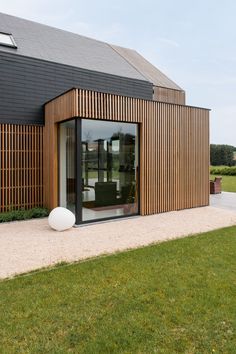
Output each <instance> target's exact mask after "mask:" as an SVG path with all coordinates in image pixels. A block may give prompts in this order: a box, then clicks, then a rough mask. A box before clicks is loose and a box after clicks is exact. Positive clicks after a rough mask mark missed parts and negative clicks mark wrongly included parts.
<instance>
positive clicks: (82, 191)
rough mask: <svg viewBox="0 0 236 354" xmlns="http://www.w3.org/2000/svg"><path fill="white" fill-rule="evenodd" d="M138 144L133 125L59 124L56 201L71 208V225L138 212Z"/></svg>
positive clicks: (79, 121) (73, 122) (136, 127)
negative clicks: (73, 217) (58, 194)
mask: <svg viewBox="0 0 236 354" xmlns="http://www.w3.org/2000/svg"><path fill="white" fill-rule="evenodd" d="M70 134H72V135H73V134H74V138H71V135H70ZM65 137H66V138H65ZM75 142H76V144H75ZM138 146H139V142H138V125H137V124H130V123H123V122H114V121H112V122H111V121H102V120H94V119H93V120H92V119H91V120H90V119H81V120H80V119H79V118H78V119H77V120H75V121H70V122H65V123H62V124H60V205H63V206H66V207H67V208H69V209H71V210H74V211H75V213H76V219H77V224H79V223H83V222H89V221H96V220H102V219H108V218H116V217H119V216H129V215H134V214H137V213H138V210H139V172H138V171H139V168H138V164H139V147H138ZM72 160H73V161H74V165H73V163H72V162H71V161H72ZM72 165H73V166H74V167H73V168H72ZM73 208H74V209H73Z"/></svg>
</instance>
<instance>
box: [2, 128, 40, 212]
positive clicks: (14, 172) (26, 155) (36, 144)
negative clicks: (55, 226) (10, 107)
mask: <svg viewBox="0 0 236 354" xmlns="http://www.w3.org/2000/svg"><path fill="white" fill-rule="evenodd" d="M42 139H43V127H41V126H23V125H13V124H0V166H1V169H0V212H5V211H8V210H13V209H22V208H24V209H29V208H33V207H38V206H42V205H43V178H42V169H43V159H42V157H43V140H42Z"/></svg>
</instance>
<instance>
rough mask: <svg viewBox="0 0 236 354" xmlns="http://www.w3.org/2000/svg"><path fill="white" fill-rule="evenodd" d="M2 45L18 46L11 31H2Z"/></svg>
mask: <svg viewBox="0 0 236 354" xmlns="http://www.w3.org/2000/svg"><path fill="white" fill-rule="evenodd" d="M0 45H4V46H7V47H12V48H17V45H16V42H15V41H14V38H13V36H12V35H11V34H9V33H3V32H0Z"/></svg>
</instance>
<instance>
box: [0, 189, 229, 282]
mask: <svg viewBox="0 0 236 354" xmlns="http://www.w3.org/2000/svg"><path fill="white" fill-rule="evenodd" d="M235 197H236V193H235ZM230 225H236V210H235V211H233V210H226V209H220V208H215V207H211V206H209V207H202V208H195V209H187V210H181V211H174V212H169V213H163V214H157V215H151V216H144V217H142V216H139V217H134V218H129V219H122V220H121V219H120V220H119V221H118V220H116V221H112V222H106V223H99V224H93V225H87V226H83V227H79V228H72V229H70V230H68V231H64V232H55V231H53V230H51V229H50V227H49V226H48V223H47V219H35V220H29V221H18V222H12V223H4V224H1V225H0V278H6V277H11V276H13V275H15V274H19V273H22V272H27V271H30V270H34V269H37V268H41V267H45V266H49V265H53V264H56V263H58V262H61V261H68V262H72V261H78V260H82V259H86V258H89V257H94V256H98V255H102V254H106V253H114V252H117V251H122V250H126V249H130V248H137V247H141V246H146V245H149V244H151V243H156V242H162V241H167V240H170V239H174V238H179V237H185V236H189V235H192V234H196V233H200V232H204V231H209V230H214V229H218V228H221V227H225V226H230Z"/></svg>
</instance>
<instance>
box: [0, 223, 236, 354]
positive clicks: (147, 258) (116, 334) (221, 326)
mask: <svg viewBox="0 0 236 354" xmlns="http://www.w3.org/2000/svg"><path fill="white" fill-rule="evenodd" d="M127 237H128V235H127ZM235 254H236V226H235V227H231V228H227V229H222V230H218V231H215V232H209V233H205V234H202V235H199V236H196V237H191V238H185V239H179V240H174V241H170V242H166V243H162V244H159V245H155V246H151V247H145V248H142V249H138V250H134V251H129V252H126V253H120V254H116V255H113V256H107V257H103V258H97V259H94V260H90V261H87V262H84V263H77V264H73V265H69V266H61V267H57V268H54V269H51V270H45V271H42V272H39V273H31V274H29V275H28V276H21V277H18V278H15V279H12V280H8V281H3V282H1V283H0V313H1V321H0V343H1V344H0V352H1V353H4V354H5V353H24V354H26V353H43V354H46V353H79V354H80V353H86V354H87V353H88V354H90V353H91V354H96V353H101V354H105V353H140V354H141V353H167V354H174V353H181V354H184V353H185V354H193V353H196V354H204V353H207V354H209V353H223V354H230V353H232V354H233V353H234V354H235V348H236V336H235V328H236V312H235V309H236V291H235V289H236V257H235Z"/></svg>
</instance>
